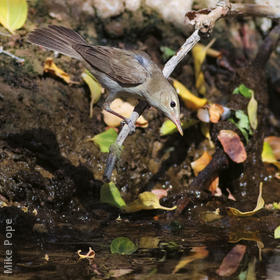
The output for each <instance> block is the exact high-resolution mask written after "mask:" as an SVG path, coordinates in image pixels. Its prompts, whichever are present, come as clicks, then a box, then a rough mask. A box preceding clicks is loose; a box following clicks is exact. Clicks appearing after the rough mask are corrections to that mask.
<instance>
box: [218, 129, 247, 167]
mask: <svg viewBox="0 0 280 280" xmlns="http://www.w3.org/2000/svg"><path fill="white" fill-rule="evenodd" d="M218 139H219V141H220V143H221V144H222V146H223V149H224V152H225V153H226V154H227V155H228V156H229V157H230V159H231V160H232V161H234V162H236V163H241V162H244V161H245V160H246V159H247V153H246V150H245V147H244V144H243V143H242V141H241V140H240V137H239V136H238V134H237V133H235V132H234V131H232V130H220V132H219V134H218Z"/></svg>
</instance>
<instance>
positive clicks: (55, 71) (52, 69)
mask: <svg viewBox="0 0 280 280" xmlns="http://www.w3.org/2000/svg"><path fill="white" fill-rule="evenodd" d="M44 72H47V73H51V74H52V75H55V76H57V77H59V78H61V79H63V80H64V81H65V82H66V83H67V84H73V83H75V82H73V81H71V79H70V76H69V75H68V74H67V73H65V72H64V71H63V70H62V69H60V68H59V67H57V66H56V65H55V63H54V62H53V59H52V58H51V57H48V58H47V59H46V61H45V64H44Z"/></svg>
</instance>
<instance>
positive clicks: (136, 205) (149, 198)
mask: <svg viewBox="0 0 280 280" xmlns="http://www.w3.org/2000/svg"><path fill="white" fill-rule="evenodd" d="M152 209H162V210H168V211H171V210H175V209H176V206H174V207H171V208H168V207H164V206H162V205H160V203H159V198H158V196H157V195H156V194H154V193H152V192H143V193H140V194H139V195H138V198H137V199H136V200H134V201H133V202H131V203H129V204H127V205H126V206H125V207H124V208H123V210H124V211H125V212H127V213H133V212H137V211H141V210H152Z"/></svg>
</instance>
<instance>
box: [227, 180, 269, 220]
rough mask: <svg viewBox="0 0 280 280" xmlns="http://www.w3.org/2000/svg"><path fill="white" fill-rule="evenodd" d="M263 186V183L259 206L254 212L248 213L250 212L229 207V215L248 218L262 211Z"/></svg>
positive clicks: (260, 190)
mask: <svg viewBox="0 0 280 280" xmlns="http://www.w3.org/2000/svg"><path fill="white" fill-rule="evenodd" d="M262 186H263V183H262V182H261V183H260V189H259V196H258V201H257V205H256V207H255V209H254V210H252V211H248V212H242V211H239V210H238V209H236V208H232V207H228V208H227V210H228V214H229V215H233V216H239V217H248V216H253V215H254V214H255V213H257V212H258V211H260V210H261V209H262V208H263V207H264V199H263V198H262Z"/></svg>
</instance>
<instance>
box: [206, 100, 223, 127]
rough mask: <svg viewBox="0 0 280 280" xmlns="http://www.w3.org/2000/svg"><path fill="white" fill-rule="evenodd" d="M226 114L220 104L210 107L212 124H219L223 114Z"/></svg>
mask: <svg viewBox="0 0 280 280" xmlns="http://www.w3.org/2000/svg"><path fill="white" fill-rule="evenodd" d="M223 113H224V107H223V106H222V105H219V104H210V105H209V116H210V121H211V122H212V123H218V122H219V120H220V118H221V116H222V114H223Z"/></svg>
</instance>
